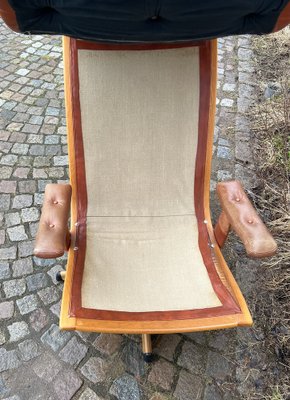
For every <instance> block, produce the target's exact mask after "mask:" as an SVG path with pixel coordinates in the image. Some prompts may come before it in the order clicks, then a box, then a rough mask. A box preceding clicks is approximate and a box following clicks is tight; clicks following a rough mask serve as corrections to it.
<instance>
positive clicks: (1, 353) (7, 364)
mask: <svg viewBox="0 0 290 400" xmlns="http://www.w3.org/2000/svg"><path fill="white" fill-rule="evenodd" d="M19 365H20V360H19V358H18V354H17V352H16V350H11V351H7V350H6V349H3V348H0V372H3V371H7V370H10V369H14V368H17V367H19Z"/></svg>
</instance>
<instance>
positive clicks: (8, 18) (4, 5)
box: [0, 0, 19, 32]
mask: <svg viewBox="0 0 290 400" xmlns="http://www.w3.org/2000/svg"><path fill="white" fill-rule="evenodd" d="M0 16H1V18H2V19H3V21H4V22H5V24H6V25H7V26H9V28H10V29H12V30H13V31H16V32H19V26H18V23H17V19H16V15H15V11H14V10H13V8H12V7H11V6H10V4H9V2H8V0H0Z"/></svg>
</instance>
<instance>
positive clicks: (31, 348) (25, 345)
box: [18, 339, 39, 361]
mask: <svg viewBox="0 0 290 400" xmlns="http://www.w3.org/2000/svg"><path fill="white" fill-rule="evenodd" d="M18 348H19V351H20V357H21V359H22V360H23V361H29V360H32V359H33V358H35V357H37V356H38V355H39V348H38V344H37V343H36V342H35V341H34V340H32V339H27V340H25V341H24V342H22V343H19V345H18Z"/></svg>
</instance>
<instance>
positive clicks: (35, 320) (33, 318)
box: [29, 308, 49, 332]
mask: <svg viewBox="0 0 290 400" xmlns="http://www.w3.org/2000/svg"><path fill="white" fill-rule="evenodd" d="M29 322H30V326H31V327H32V329H34V330H35V331H36V332H39V331H41V330H42V329H43V328H44V327H45V326H46V325H47V324H48V322H49V317H48V315H47V313H46V312H45V311H44V310H42V308H38V309H36V310H35V311H33V312H32V313H31V314H30V316H29Z"/></svg>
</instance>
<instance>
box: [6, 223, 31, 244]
mask: <svg viewBox="0 0 290 400" xmlns="http://www.w3.org/2000/svg"><path fill="white" fill-rule="evenodd" d="M7 233H8V236H9V239H10V240H11V241H12V242H19V241H21V240H25V239H28V236H27V234H26V232H25V229H24V226H23V225H18V226H14V227H12V228H8V229H7Z"/></svg>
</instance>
